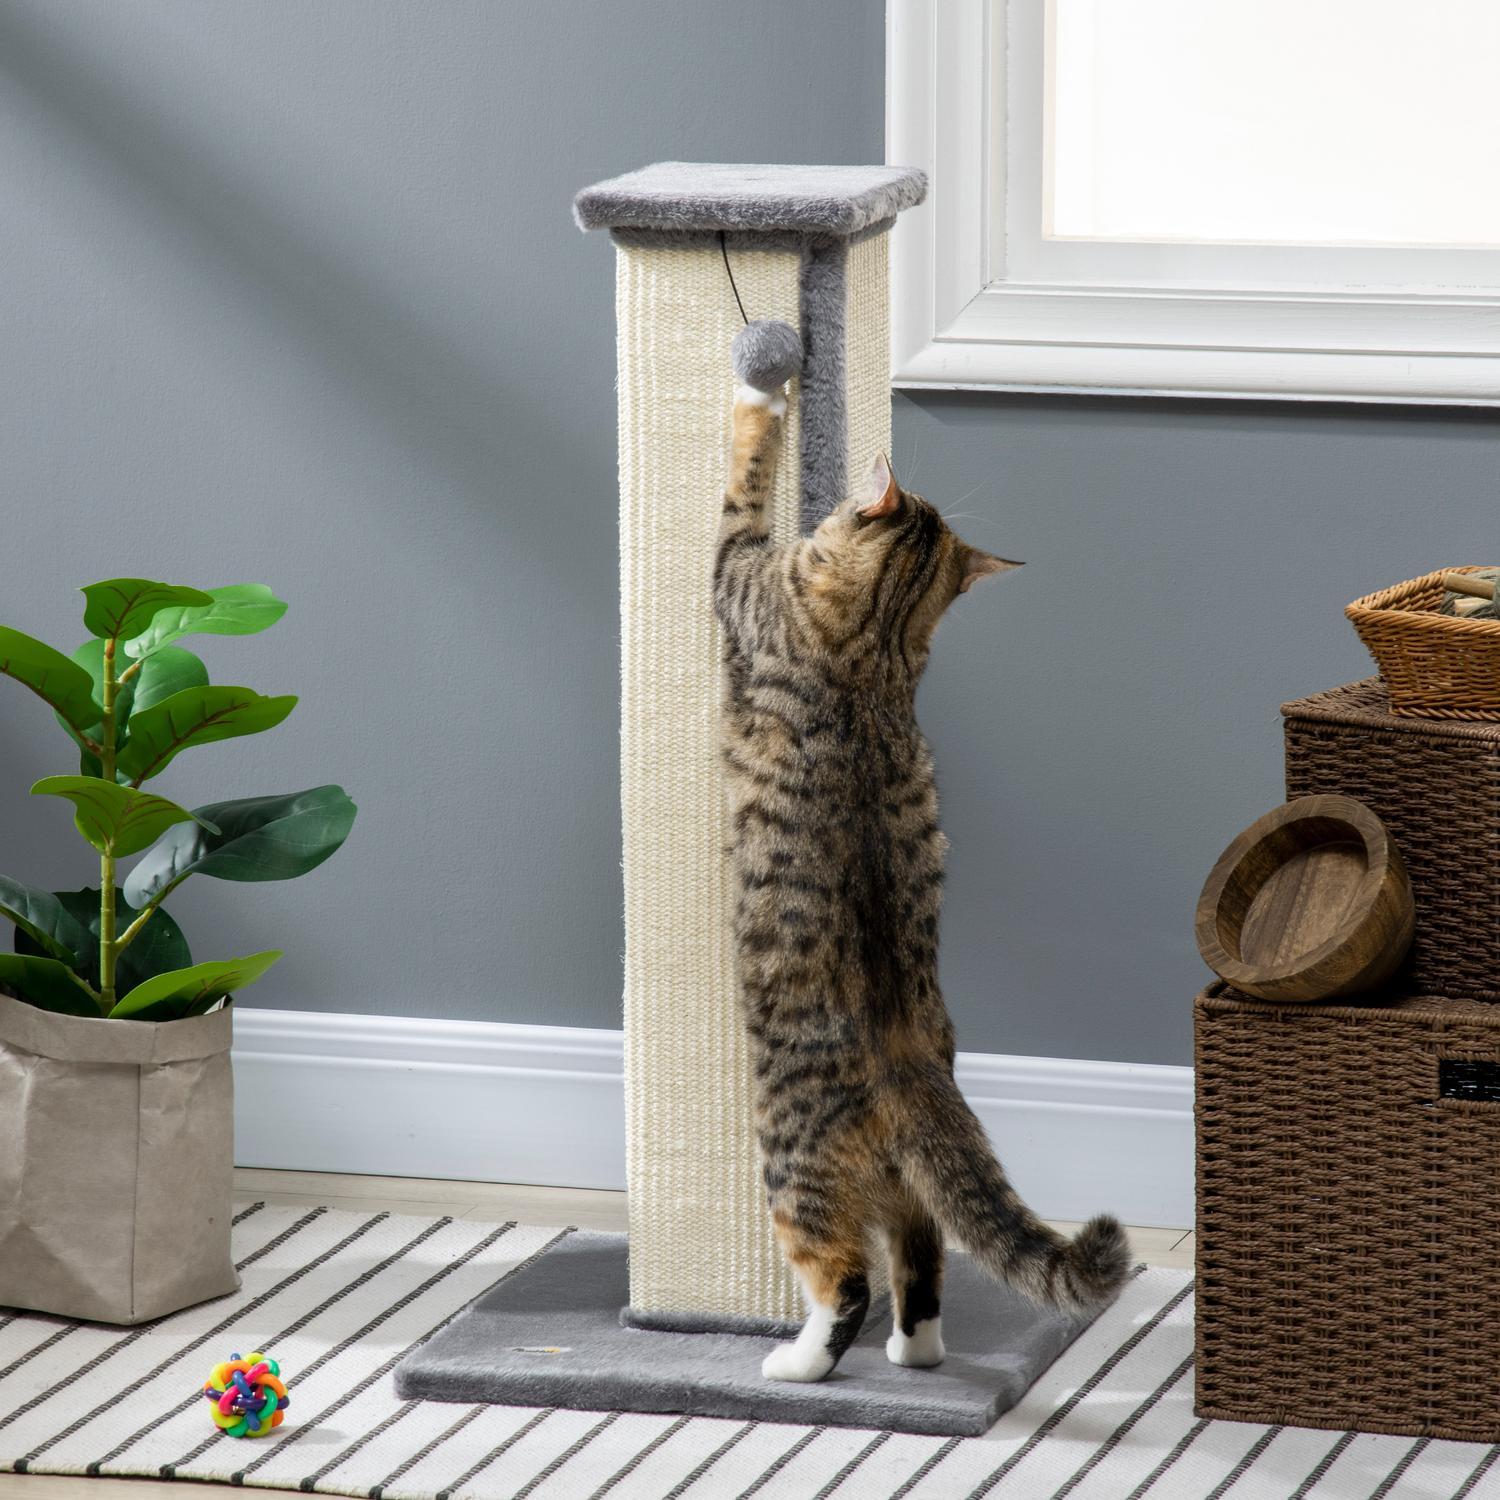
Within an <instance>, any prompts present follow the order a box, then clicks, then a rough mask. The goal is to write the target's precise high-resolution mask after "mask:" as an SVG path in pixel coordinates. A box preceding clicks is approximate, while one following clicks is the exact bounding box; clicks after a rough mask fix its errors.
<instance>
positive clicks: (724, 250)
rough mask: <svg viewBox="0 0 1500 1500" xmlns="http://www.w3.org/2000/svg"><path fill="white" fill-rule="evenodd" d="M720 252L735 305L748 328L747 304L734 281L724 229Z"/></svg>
mask: <svg viewBox="0 0 1500 1500" xmlns="http://www.w3.org/2000/svg"><path fill="white" fill-rule="evenodd" d="M719 254H721V255H722V256H723V257H724V270H725V271H726V272H727V273H728V275H729V289H730V291H732V292H733V293H734V302H735V306H736V307H738V308H739V310H740V321H741V322H742V323H744V324H745V326H746V327H747V328H748V327H749V325H750V319H749V318H747V317H746V316H745V304H744V303H743V302H741V301H740V289H739V287H737V286H736V285H735V282H734V268H733V267H732V266H731V265H730V264H729V240H728V238H727V237H726V236H725V234H724V231H723V230H722V229H721V230H720V231H719Z"/></svg>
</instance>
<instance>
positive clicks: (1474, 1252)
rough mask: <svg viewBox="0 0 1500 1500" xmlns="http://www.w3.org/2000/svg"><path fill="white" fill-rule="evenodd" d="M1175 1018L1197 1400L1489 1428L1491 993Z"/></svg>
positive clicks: (1493, 1200) (1214, 1003)
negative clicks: (1194, 1201) (1190, 1192)
mask: <svg viewBox="0 0 1500 1500" xmlns="http://www.w3.org/2000/svg"><path fill="white" fill-rule="evenodd" d="M1194 1029H1195V1035H1196V1044H1195V1051H1196V1062H1197V1111H1196V1112H1197V1130H1198V1225H1197V1257H1198V1291H1197V1299H1198V1300H1197V1410H1198V1413H1199V1415H1200V1416H1204V1417H1225V1418H1229V1419H1231V1420H1234V1421H1249V1422H1266V1423H1291V1424H1294V1425H1297V1426H1303V1427H1327V1428H1333V1429H1336V1430H1344V1429H1354V1430H1359V1431H1369V1432H1394V1433H1406V1434H1411V1435H1426V1434H1432V1435H1435V1436H1441V1437H1449V1438H1466V1439H1477V1440H1480V1441H1483V1442H1496V1441H1500V1341H1497V1340H1496V1339H1495V1337H1494V1334H1493V1319H1494V1310H1495V1308H1496V1307H1497V1306H1500V1007H1496V1006H1493V1005H1481V1004H1477V1003H1475V1002H1472V1001H1463V1000H1440V999H1431V998H1419V999H1404V1000H1395V1001H1389V1002H1386V1003H1381V1004H1372V1005H1366V1006H1355V1005H1347V1004H1346V1005H1295V1006H1293V1005H1286V1006H1276V1005H1269V1004H1265V1003H1263V1002H1261V1001H1257V1000H1249V999H1245V998H1243V997H1240V996H1237V995H1235V994H1234V993H1233V992H1232V991H1226V990H1225V989H1224V988H1223V987H1222V986H1216V987H1215V988H1214V989H1211V990H1208V991H1206V992H1205V993H1204V994H1202V995H1200V996H1199V997H1198V1000H1197V1003H1196V1005H1195V1008H1194Z"/></svg>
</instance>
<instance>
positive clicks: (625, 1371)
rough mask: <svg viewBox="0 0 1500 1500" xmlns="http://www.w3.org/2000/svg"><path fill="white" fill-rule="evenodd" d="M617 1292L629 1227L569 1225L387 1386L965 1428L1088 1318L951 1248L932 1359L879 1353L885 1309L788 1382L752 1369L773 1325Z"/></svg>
mask: <svg viewBox="0 0 1500 1500" xmlns="http://www.w3.org/2000/svg"><path fill="white" fill-rule="evenodd" d="M628 1295H629V1268H628V1265H627V1258H626V1245H625V1236H624V1235H622V1234H596V1233H590V1232H587V1231H582V1230H578V1231H575V1232H573V1233H572V1234H570V1235H568V1237H567V1238H566V1239H564V1240H562V1241H561V1242H560V1243H559V1244H557V1245H556V1246H554V1247H553V1248H552V1249H550V1250H548V1251H547V1253H546V1254H545V1255H543V1256H541V1257H540V1258H539V1259H537V1260H534V1261H532V1262H531V1263H530V1264H528V1265H524V1266H522V1267H521V1268H519V1269H518V1270H516V1271H515V1272H513V1273H512V1274H511V1275H510V1276H508V1277H507V1278H506V1279H505V1280H503V1281H501V1282H500V1283H499V1284H498V1285H496V1286H495V1287H493V1288H491V1290H490V1291H488V1292H486V1293H485V1295H484V1296H483V1297H481V1298H480V1299H479V1300H478V1301H477V1302H475V1303H473V1304H472V1305H471V1306H470V1307H469V1308H468V1309H467V1310H466V1311H465V1312H463V1313H460V1314H459V1316H458V1317H457V1318H456V1319H455V1320H454V1321H453V1322H451V1323H449V1324H448V1325H447V1327H445V1328H443V1329H441V1330H440V1331H439V1332H437V1333H436V1334H434V1335H433V1337H432V1338H431V1339H429V1340H428V1341H427V1342H426V1343H425V1344H423V1345H422V1346H421V1347H420V1348H418V1349H416V1350H414V1351H413V1352H412V1353H410V1354H408V1355H407V1356H406V1358H405V1359H404V1360H403V1361H402V1362H401V1364H400V1365H398V1366H397V1368H396V1394H397V1395H398V1396H399V1397H400V1398H401V1399H402V1400H403V1401H410V1400H428V1401H461V1402H465V1403H474V1402H499V1403H502V1404H506V1405H511V1406H565V1407H572V1408H574V1409H576V1410H582V1411H646V1412H687V1413H692V1414H694V1415H698V1416H710V1417H739V1418H746V1419H754V1420H759V1421H765V1422H807V1423H813V1424H823V1425H827V1426H834V1427H869V1428H876V1429H879V1430H881V1431H889V1432H919V1433H929V1434H935V1435H939V1436H945V1437H946V1436H965V1437H975V1436H978V1435H979V1434H981V1433H983V1432H986V1431H988V1430H989V1428H990V1427H991V1426H992V1425H993V1424H994V1422H995V1421H996V1419H997V1418H998V1417H999V1416H1000V1414H1001V1413H1002V1412H1004V1411H1007V1410H1009V1408H1010V1407H1012V1406H1014V1405H1015V1403H1016V1402H1017V1401H1019V1400H1020V1399H1021V1397H1022V1396H1023V1395H1024V1394H1025V1393H1026V1390H1027V1388H1028V1387H1029V1386H1030V1385H1031V1383H1032V1382H1033V1381H1034V1380H1035V1379H1036V1378H1037V1376H1038V1375H1040V1374H1041V1373H1042V1371H1043V1370H1045V1369H1046V1368H1047V1366H1048V1365H1050V1364H1051V1363H1052V1361H1053V1360H1055V1359H1056V1358H1057V1356H1058V1355H1059V1354H1061V1353H1062V1351H1063V1350H1064V1349H1065V1348H1067V1346H1068V1345H1069V1344H1070V1343H1071V1342H1072V1341H1073V1339H1074V1338H1076V1337H1077V1336H1078V1334H1079V1333H1080V1332H1081V1331H1082V1329H1083V1328H1084V1327H1086V1326H1087V1323H1088V1321H1089V1320H1088V1319H1070V1318H1064V1317H1061V1316H1060V1315H1059V1314H1057V1313H1054V1312H1045V1311H1043V1310H1042V1309H1040V1308H1037V1307H1034V1306H1032V1304H1030V1303H1029V1302H1027V1301H1026V1300H1025V1299H1024V1298H1022V1297H1020V1296H1019V1295H1017V1294H1016V1293H1015V1292H1012V1291H1010V1290H1009V1289H1007V1288H1006V1287H1002V1286H997V1285H996V1284H995V1283H994V1282H992V1281H990V1280H988V1279H987V1278H986V1277H985V1276H984V1275H982V1274H981V1273H980V1272H979V1271H978V1270H977V1269H976V1268H975V1266H974V1264H973V1263H972V1262H971V1261H970V1260H969V1258H968V1257H967V1256H966V1255H954V1256H952V1258H951V1259H950V1261H949V1267H948V1276H947V1281H946V1285H945V1287H944V1291H943V1333H944V1336H945V1338H946V1340H947V1344H948V1358H947V1359H946V1360H945V1361H944V1362H943V1363H942V1364H941V1365H939V1366H938V1367H937V1368H936V1369H933V1370H909V1369H901V1368H898V1367H897V1366H895V1365H893V1364H891V1363H890V1361H889V1360H887V1359H886V1357H885V1347H884V1345H885V1338H886V1334H887V1333H888V1332H889V1331H890V1317H889V1314H888V1313H887V1314H886V1315H885V1316H872V1317H871V1319H870V1321H869V1323H868V1324H867V1325H866V1327H865V1330H864V1332H863V1334H862V1335H861V1336H860V1338H859V1340H858V1342H856V1344H855V1345H854V1347H853V1348H852V1349H850V1350H849V1352H848V1353H847V1354H846V1355H845V1356H844V1358H843V1360H842V1362H841V1363H840V1364H839V1367H838V1369H837V1370H835V1371H834V1373H833V1374H832V1375H831V1376H829V1378H828V1379H827V1380H823V1381H820V1382H818V1383H817V1384H814V1385H795V1384H788V1383H787V1382H785V1381H779V1380H766V1379H764V1378H763V1377H762V1375H761V1373H760V1362H761V1360H762V1359H763V1358H764V1357H765V1354H766V1352H767V1351H768V1350H769V1349H770V1348H771V1346H772V1342H773V1341H772V1340H771V1339H767V1338H756V1337H749V1336H745V1335H740V1334H728V1333H655V1332H645V1331H642V1330H641V1329H638V1328H626V1327H622V1326H621V1323H620V1308H621V1305H622V1304H623V1303H624V1301H625V1300H626V1298H627V1296H628Z"/></svg>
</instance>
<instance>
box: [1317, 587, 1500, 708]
mask: <svg viewBox="0 0 1500 1500" xmlns="http://www.w3.org/2000/svg"><path fill="white" fill-rule="evenodd" d="M1478 571H1479V569H1478V568H1444V569H1442V570H1441V571H1440V572H1437V573H1428V574H1425V575H1424V576H1423V577H1421V578H1413V579H1412V580H1411V581H1410V582H1409V583H1398V584H1396V585H1395V586H1394V587H1393V588H1388V589H1382V590H1381V591H1380V592H1379V593H1378V594H1366V595H1365V597H1364V598H1363V599H1356V600H1355V601H1354V603H1353V604H1351V605H1349V606H1348V607H1347V608H1346V609H1345V610H1344V613H1345V614H1346V615H1348V616H1349V618H1350V619H1351V620H1352V621H1353V622H1354V628H1355V629H1356V630H1357V631H1358V632H1359V638H1360V640H1362V641H1363V642H1364V643H1365V645H1366V646H1368V647H1369V650H1370V655H1371V656H1373V657H1374V658H1375V663H1376V665H1377V666H1378V667H1379V668H1380V675H1381V676H1382V677H1383V678H1384V679H1385V683H1386V686H1387V688H1388V689H1389V691H1390V695H1391V712H1392V713H1393V714H1395V715H1397V716H1398V717H1400V716H1408V715H1409V716H1412V717H1416V718H1429V719H1470V720H1483V719H1500V620H1464V619H1457V618H1455V617H1453V616H1451V615H1440V614H1438V613H1437V609H1438V606H1439V605H1441V604H1442V602H1443V596H1444V594H1445V593H1446V592H1447V591H1446V590H1445V589H1444V588H1443V574H1444V573H1476V572H1478Z"/></svg>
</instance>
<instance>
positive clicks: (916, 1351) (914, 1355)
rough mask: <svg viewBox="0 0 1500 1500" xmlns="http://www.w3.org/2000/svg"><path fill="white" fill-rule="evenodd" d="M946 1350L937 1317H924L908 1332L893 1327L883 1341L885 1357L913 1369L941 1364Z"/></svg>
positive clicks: (940, 1324) (939, 1321)
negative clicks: (888, 1336)
mask: <svg viewBox="0 0 1500 1500" xmlns="http://www.w3.org/2000/svg"><path fill="white" fill-rule="evenodd" d="M947 1352H948V1351H947V1350H946V1349H944V1348H943V1325H942V1321H941V1319H938V1318H927V1319H925V1320H924V1321H923V1322H921V1323H918V1324H917V1326H916V1327H915V1328H914V1329H913V1330H912V1331H911V1333H909V1334H907V1333H902V1331H901V1329H900V1328H899V1327H897V1328H893V1329H892V1330H891V1336H890V1338H888V1339H887V1340H886V1341H885V1357H886V1358H887V1359H888V1360H890V1362H891V1363H892V1364H893V1365H905V1366H907V1367H908V1368H909V1369H914V1370H930V1369H931V1368H932V1367H933V1366H934V1365H940V1364H942V1362H943V1360H944V1358H945V1356H946V1355H947Z"/></svg>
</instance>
